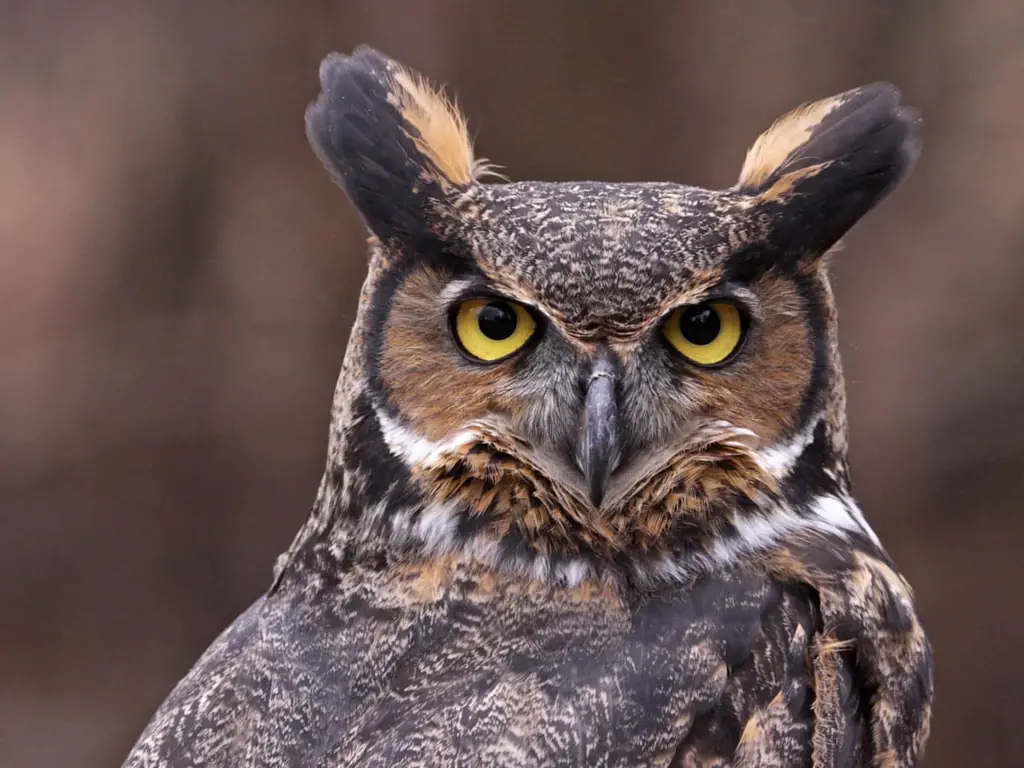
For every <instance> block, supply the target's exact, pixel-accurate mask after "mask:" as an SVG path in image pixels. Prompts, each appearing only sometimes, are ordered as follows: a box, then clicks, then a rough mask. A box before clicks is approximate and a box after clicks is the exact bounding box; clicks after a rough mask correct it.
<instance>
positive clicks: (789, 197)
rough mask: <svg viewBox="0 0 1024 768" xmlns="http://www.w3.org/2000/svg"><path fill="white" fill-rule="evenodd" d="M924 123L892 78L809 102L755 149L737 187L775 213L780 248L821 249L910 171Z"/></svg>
mask: <svg viewBox="0 0 1024 768" xmlns="http://www.w3.org/2000/svg"><path fill="white" fill-rule="evenodd" d="M919 125H920V118H919V117H918V114H917V112H916V111H915V110H913V109H910V108H907V107H901V106H900V92H899V91H898V90H897V89H896V88H895V87H894V86H892V85H890V84H889V83H874V84H872V85H867V86H864V87H862V88H856V89H854V90H851V91H847V92H845V93H841V94H839V95H837V96H833V97H831V98H828V99H823V100H821V101H816V102H814V103H811V104H807V105H804V106H802V107H800V108H798V109H796V110H794V111H793V112H790V113H789V114H788V115H786V116H784V117H782V118H780V119H779V120H778V121H776V122H775V124H774V125H772V127H771V128H769V129H768V130H767V131H766V132H765V133H764V134H762V135H761V136H760V138H758V140H757V141H756V142H755V143H754V145H753V146H752V147H751V148H750V151H749V152H748V153H747V157H746V160H745V162H744V163H743V169H742V171H741V172H740V178H739V182H738V183H737V185H736V191H738V192H741V193H743V194H746V195H752V196H754V198H753V200H752V201H751V203H752V204H753V205H754V206H756V207H760V208H761V209H762V210H764V211H766V212H770V213H772V214H773V216H772V218H773V219H774V220H775V223H774V225H773V228H772V232H771V239H772V240H774V241H776V242H777V243H778V244H779V245H781V246H783V247H786V248H790V249H799V250H801V251H803V252H805V253H806V252H811V251H813V252H815V253H816V254H820V253H823V252H824V251H825V250H827V249H828V248H830V247H831V246H832V245H834V244H835V242H836V240H838V239H839V237H841V236H842V235H843V234H844V233H845V232H846V231H847V230H848V229H849V228H850V227H851V226H853V224H854V223H856V221H857V220H858V219H860V218H861V216H863V215H864V214H865V213H867V212H868V211H869V210H870V209H871V208H872V207H874V206H875V205H876V204H877V203H878V202H879V201H880V200H881V199H882V198H883V197H884V196H885V195H886V194H888V193H889V192H890V191H891V190H892V189H893V188H894V187H896V185H898V184H899V183H900V182H901V181H902V180H903V179H904V178H905V177H906V176H907V174H908V173H909V172H910V170H911V168H912V167H913V165H914V162H915V161H916V159H917V156H918V154H919V152H920V148H921V142H920V138H919V136H918V128H919ZM794 238H795V239H794Z"/></svg>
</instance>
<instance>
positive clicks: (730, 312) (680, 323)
mask: <svg viewBox="0 0 1024 768" xmlns="http://www.w3.org/2000/svg"><path fill="white" fill-rule="evenodd" d="M664 333H665V338H666V339H668V341H669V343H670V344H671V345H672V346H673V347H675V348H676V349H677V350H678V351H679V353H680V354H682V355H683V357H685V358H686V359H687V360H690V361H692V362H694V363H697V365H717V364H719V363H722V362H725V361H726V360H728V359H729V357H730V356H731V355H732V353H733V352H735V351H736V350H737V349H738V348H739V346H740V341H742V340H743V318H742V317H741V316H740V311H739V310H738V309H737V308H736V305H734V304H732V303H730V302H728V301H709V302H706V303H704V304H697V305H696V306H692V307H680V308H679V309H677V310H676V311H675V312H673V313H672V314H671V316H669V319H668V322H667V323H665V330H664Z"/></svg>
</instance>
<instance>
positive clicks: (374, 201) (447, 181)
mask: <svg viewBox="0 0 1024 768" xmlns="http://www.w3.org/2000/svg"><path fill="white" fill-rule="evenodd" d="M320 85H321V89H322V92H321V94H320V97H319V98H318V99H317V101H316V102H314V103H313V104H311V105H310V106H309V108H308V109H307V110H306V134H307V136H308V137H309V141H310V144H311V145H312V147H313V150H314V151H315V152H316V154H317V156H318V157H319V158H320V159H321V161H322V162H323V163H324V165H325V167H326V168H327V169H328V170H329V171H330V172H331V174H332V176H334V178H335V180H336V181H337V182H338V183H339V184H340V185H341V186H342V187H343V188H344V189H345V191H346V192H347V193H348V196H349V197H350V198H351V200H352V202H353V204H354V205H355V206H356V208H358V209H359V211H360V213H361V214H362V216H363V219H364V220H365V221H366V223H367V226H369V228H370V229H371V230H372V231H373V233H374V234H376V235H377V236H379V237H381V238H385V239H386V238H388V237H392V236H400V237H401V236H416V237H419V236H427V235H429V234H431V232H432V231H433V229H434V228H433V226H432V225H433V223H434V222H435V221H436V219H437V218H438V217H440V216H442V215H443V214H444V209H445V207H446V206H447V205H450V203H451V200H452V198H453V196H454V194H455V193H456V192H458V191H460V190H462V189H465V188H466V187H468V186H469V185H470V184H472V183H474V182H475V181H476V180H477V177H478V176H479V175H480V172H481V171H482V170H483V169H484V167H485V166H484V165H483V164H481V163H478V162H477V161H475V160H474V158H473V148H472V144H471V142H470V140H469V134H468V132H467V130H466V121H465V119H464V118H463V117H462V115H461V113H460V112H459V110H458V109H457V107H456V106H455V105H454V103H452V102H450V101H449V100H448V99H446V98H445V97H444V95H443V94H442V93H441V92H440V91H439V90H436V89H434V88H433V87H432V86H431V85H430V84H429V83H427V82H426V80H424V79H423V78H422V77H420V76H419V75H417V74H415V73H413V72H410V71H409V70H407V69H405V68H404V67H402V66H401V65H399V64H398V63H397V62H395V61H392V60H391V59H389V58H387V57H386V56H383V55H382V54H380V53H378V52H377V51H375V50H373V49H372V48H369V47H366V46H360V47H359V48H356V50H355V51H354V52H353V53H352V55H351V56H342V55H340V54H337V53H334V54H331V55H329V56H328V57H327V58H325V59H324V61H323V63H322V64H321V65H320Z"/></svg>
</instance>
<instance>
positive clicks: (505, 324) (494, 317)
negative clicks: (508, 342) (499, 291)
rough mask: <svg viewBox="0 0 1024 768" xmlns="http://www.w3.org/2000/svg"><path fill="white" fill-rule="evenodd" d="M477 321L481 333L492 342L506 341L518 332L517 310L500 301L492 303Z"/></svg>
mask: <svg viewBox="0 0 1024 768" xmlns="http://www.w3.org/2000/svg"><path fill="white" fill-rule="evenodd" d="M476 321H477V323H478V324H479V326H480V332H481V333H482V334H483V335H484V336H486V337H487V338H488V339H491V340H492V341H504V340H505V339H507V338H508V337H509V336H511V335H512V334H513V333H515V332H516V325H518V324H519V321H518V320H517V319H516V313H515V310H513V309H512V307H510V306H509V305H508V304H504V303H502V302H500V301H492V302H491V303H490V304H488V305H486V306H485V307H484V308H483V309H481V310H480V314H479V315H477V318H476Z"/></svg>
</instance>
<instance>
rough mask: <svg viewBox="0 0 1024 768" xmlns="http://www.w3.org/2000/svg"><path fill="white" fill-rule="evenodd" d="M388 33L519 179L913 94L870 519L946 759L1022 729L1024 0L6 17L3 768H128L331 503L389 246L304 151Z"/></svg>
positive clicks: (366, 2) (677, 174) (114, 10)
mask: <svg viewBox="0 0 1024 768" xmlns="http://www.w3.org/2000/svg"><path fill="white" fill-rule="evenodd" d="M360 42H370V43H373V44H374V45H376V46H377V47H379V48H381V49H382V50H384V51H385V52H387V53H389V54H391V55H392V56H395V57H396V58H399V59H400V60H402V61H404V62H406V63H407V64H409V65H411V66H413V67H415V68H416V69H419V70H421V71H423V72H425V73H427V74H429V75H430V76H431V77H433V78H435V79H437V80H441V81H444V82H447V83H449V84H450V86H452V87H453V88H454V89H455V90H457V92H458V94H459V98H460V101H461V103H462V104H463V106H464V108H465V110H466V111H467V112H468V114H469V115H470V122H471V128H472V130H473V132H474V133H475V134H476V136H477V149H478V152H479V154H482V155H484V156H487V157H490V158H492V159H494V160H495V161H497V162H499V163H500V164H502V165H504V166H505V168H506V171H507V173H508V174H509V175H510V176H511V177H512V178H517V179H524V178H536V179H550V180H564V179H578V178H595V179H603V180H639V179H651V180H674V181H683V182H688V183H694V184H700V185H706V186H726V185H729V184H731V183H732V182H733V180H734V178H735V176H736V174H737V172H738V170H739V167H740V164H741V162H742V158H743V154H744V152H745V150H746V148H747V146H748V145H749V144H750V142H751V141H752V140H753V139H754V138H755V137H756V135H757V134H758V133H759V132H760V131H761V130H762V129H763V128H765V127H766V126H767V125H768V124H769V123H770V122H771V121H772V120H773V119H774V118H775V117H776V116H777V115H779V114H781V113H782V112H783V111H785V110H787V109H789V108H790V107H792V106H795V105H796V104H798V103H800V102H802V101H805V100H809V99H813V98H818V97H822V96H825V95H829V94H831V93H834V92H837V91H840V90H844V89H846V88H849V87H852V86H855V85H858V84H862V83H864V82H868V81H872V80H876V79H886V80H891V81H893V82H895V83H897V84H898V85H899V86H900V87H901V88H902V89H903V91H904V94H905V100H906V101H907V102H908V103H911V104H913V105H916V106H918V107H919V108H920V109H921V111H922V112H923V114H924V118H925V123H924V139H925V150H924V154H923V155H922V159H921V161H920V163H919V165H918V167H917V169H916V171H915V173H914V174H913V176H912V177H911V179H910V181H909V183H907V184H906V186H905V187H904V188H902V189H901V190H900V191H899V192H897V193H896V194H895V195H894V196H893V197H892V198H890V199H889V200H888V201H887V203H886V204H885V205H883V206H882V207H881V208H880V209H879V210H877V211H876V212H874V213H872V214H871V215H870V216H869V217H868V218H867V219H866V220H865V222H864V224H863V225H861V226H860V227H858V228H857V229H856V230H855V231H854V232H853V233H852V234H851V235H850V236H849V237H848V239H847V247H846V249H845V251H844V252H843V253H842V254H841V255H840V257H839V258H838V259H837V262H836V269H835V279H836V285H837V290H838V295H839V303H840V308H841V315H842V323H843V327H842V341H843V349H844V354H845V360H846V366H847V372H848V378H849V389H850V410H851V422H852V429H853V465H854V477H855V480H856V482H857V490H858V495H859V497H860V499H861V500H862V502H863V506H864V507H865V508H866V510H867V512H868V515H869V517H870V519H871V520H872V521H873V523H874V524H875V526H876V528H877V530H878V531H879V532H880V534H881V536H882V538H883V539H884V540H885V542H886V543H887V545H888V548H889V550H890V552H891V553H892V555H893V556H894V557H895V558H896V560H897V561H898V563H899V564H900V565H901V566H902V568H903V570H904V571H905V573H906V574H907V575H908V576H909V578H910V580H911V581H912V583H913V584H914V585H915V587H916V590H917V594H918V597H919V601H920V607H921V610H922V611H923V614H924V618H925V621H926V624H927V627H928V628H929V630H930V633H931V636H932V639H933V643H934V647H935V653H936V656H937V659H938V702H937V708H936V717H935V721H934V724H933V730H932V733H933V737H932V740H931V745H930V750H929V754H928V757H927V760H926V764H927V765H929V766H933V767H935V768H937V767H938V766H958V765H966V764H970V765H975V766H997V765H1011V764H1017V761H1018V760H1019V756H1020V754H1021V751H1022V749H1024V734H1022V729H1021V727H1020V714H1019V709H1020V703H1019V700H1020V691H1021V690H1022V688H1024V661H1022V660H1024V656H1022V653H1021V648H1022V647H1024V615H1022V612H1024V611H1022V609H1024V601H1022V598H1021V595H1022V586H1024V578H1022V577H1024V555H1022V552H1024V519H1022V515H1021V506H1022V503H1021V498H1022V491H1024V482H1022V479H1021V474H1022V470H1024V439H1022V428H1024V341H1022V329H1024V295H1022V294H1024V253H1022V250H1024V90H1022V83H1024V4H1021V3H1020V2H1016V0H974V1H973V2H970V3H966V2H962V1H961V0H916V1H912V0H903V1H902V2H900V1H898V0H894V1H892V2H867V1H866V0H843V1H842V2H840V1H838V0H837V1H835V2H828V3H825V2H818V1H816V0H807V1H806V2H782V1H776V2H768V3H752V2H714V3H712V2H679V1H676V2H653V1H648V2H637V1H635V0H634V1H633V2H629V1H627V0H621V1H620V2H597V1H596V0H591V1H590V2H584V1H583V0H580V1H578V2H567V1H558V2H556V1H554V0H551V1H548V2H511V0H510V1H509V2H501V1H499V0H488V1H484V0H478V1H476V2H473V1H472V0H464V1H462V2H456V1H454V0H453V1H451V2H441V1H439V0H420V1H419V2H416V1H410V2H405V3H395V2H384V1H383V0H363V1H362V2H341V1H340V0H330V1H327V0H303V2H302V3H290V2H286V1H285V0H280V1H279V2H266V1H263V0H247V1H246V2H242V1H241V0H237V1H235V0H221V1H220V2H192V1H190V0H79V1H78V2H76V3H72V2H59V1H58V0H34V1H27V2H26V1H19V0H0V765H2V766H4V768H7V766H11V767H12V768H13V767H14V766H17V767H19V768H21V767H24V768H29V767H32V768H35V767H37V766H38V767H40V768H43V767H49V766H85V767H90V768H91V767H92V766H96V767H97V768H99V767H100V766H113V765H118V764H120V762H121V760H123V758H124V757H125V755H126V754H127V752H128V750H129V748H130V746H131V744H132V743H133V742H134V739H135V737H136V736H137V734H138V733H139V731H140V730H141V729H142V727H143V725H144V724H145V722H146V721H147V720H148V718H149V716H150V715H151V713H152V712H153V710H154V709H155V708H156V706H157V705H158V704H159V702H160V701H161V700H162V699H163V697H164V696H165V695H166V694H167V693H168V691H169V690H170V688H171V686H172V685H173V684H174V683H175V681H176V680H177V679H178V678H180V677H181V676H182V675H183V674H184V673H185V671H186V670H187V669H188V667H189V666H190V665H191V663H192V662H193V661H194V660H195V659H196V657H197V656H198V655H199V653H200V652H201V651H202V650H203V649H204V648H205V647H206V645H207V644H208V643H209V642H210V640H211V639H212V638H213V637H214V636H215V635H216V634H217V633H218V632H219V630H220V629H221V628H222V627H224V626H225V625H226V624H227V623H228V622H229V621H231V619H232V618H233V617H234V616H235V615H236V614H238V613H239V612H240V611H241V610H242V609H243V608H245V607H246V606H247V605H248V604H249V603H250V602H251V601H252V600H253V599H254V598H256V597H257V596H258V595H259V594H260V592H261V591H262V590H263V589H265V588H266V586H267V585H268V584H269V579H270V574H271V566H272V563H273V560H274V557H275V555H276V554H277V553H279V552H281V551H282V550H284V549H285V548H286V547H287V546H288V543H289V542H290V539H291V537H292V535H293V533H294V532H295V531H296V530H297V529H298V526H299V525H300V523H301V522H302V520H303V519H304V517H305V514H306V512H307V510H308V508H309V506H310V503H311V502H312V499H313V496H314V492H315V489H316V486H317V482H318V479H319V475H320V471H321V468H322V465H323V455H324V449H325V445H326V437H327V416H328V406H329V402H330V397H331V391H332V388H333V386H334V381H335V377H336V374H337V370H338V367H339V365H340V362H341V358H342V354H343V351H344V347H345V342H346V337H347V332H348V327H349V324H350V322H351V320H352V317H353V311H354V303H355V300H356V297H357V292H358V289H359V285H360V282H361V280H362V278H363V271H364V256H363V239H364V238H363V234H362V233H361V231H360V225H359V222H358V220H357V218H356V216H355V214H354V213H353V211H352V210H351V209H350V208H349V207H348V205H347V203H346V201H345V199H344V197H343V195H342V193H341V191H340V190H338V189H336V188H334V187H333V186H332V185H331V183H330V182H329V180H328V177H327V175H326V174H325V173H324V172H323V171H322V169H321V167H320V165H319V163H318V162H317V160H316V159H315V158H314V156H313V154H312V152H311V151H310V150H309V149H308V147H307V144H306V139H305V135H304V129H303V119H302V117H303V110H304V108H305V106H306V104H307V102H308V101H309V100H310V99H312V98H314V97H315V95H316V93H317V90H318V84H317V65H318V63H319V60H320V59H321V57H322V56H323V55H324V54H326V53H328V52H330V51H333V50H340V51H348V50H350V49H351V48H352V47H353V46H354V45H356V44H358V43H360Z"/></svg>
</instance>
